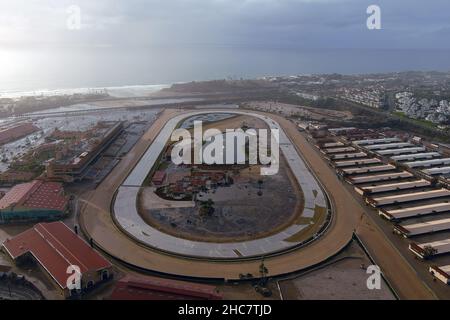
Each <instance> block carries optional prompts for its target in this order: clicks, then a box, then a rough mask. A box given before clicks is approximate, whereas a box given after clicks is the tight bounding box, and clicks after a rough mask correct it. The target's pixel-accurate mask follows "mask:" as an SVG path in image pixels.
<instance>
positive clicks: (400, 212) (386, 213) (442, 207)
mask: <svg viewBox="0 0 450 320" xmlns="http://www.w3.org/2000/svg"><path fill="white" fill-rule="evenodd" d="M445 211H450V203H448V202H440V203H433V204H427V205H421V206H416V207H407V208H402V209H395V210H385V209H380V210H379V211H378V213H379V214H380V216H383V217H385V218H386V219H388V220H398V219H405V218H412V217H419V216H425V215H430V214H436V213H440V212H445Z"/></svg>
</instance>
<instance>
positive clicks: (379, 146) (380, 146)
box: [364, 142, 412, 151]
mask: <svg viewBox="0 0 450 320" xmlns="http://www.w3.org/2000/svg"><path fill="white" fill-rule="evenodd" d="M410 146H412V144H411V143H409V142H397V143H386V144H374V145H371V146H366V147H364V148H366V149H367V150H371V151H375V150H386V149H397V148H405V147H410Z"/></svg>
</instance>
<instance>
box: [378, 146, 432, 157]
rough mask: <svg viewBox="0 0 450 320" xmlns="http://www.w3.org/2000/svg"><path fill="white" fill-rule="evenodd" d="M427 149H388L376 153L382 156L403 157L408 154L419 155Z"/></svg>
mask: <svg viewBox="0 0 450 320" xmlns="http://www.w3.org/2000/svg"><path fill="white" fill-rule="evenodd" d="M425 150H426V149H425V148H424V147H412V148H399V149H386V150H379V151H376V152H377V153H378V154H380V155H382V156H391V155H402V154H407V153H418V152H423V151H425Z"/></svg>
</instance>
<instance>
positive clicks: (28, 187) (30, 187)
mask: <svg viewBox="0 0 450 320" xmlns="http://www.w3.org/2000/svg"><path fill="white" fill-rule="evenodd" d="M63 193H64V189H63V186H62V184H60V183H57V182H43V181H39V180H35V181H32V182H28V183H22V184H18V185H16V186H15V187H13V188H12V189H11V190H10V191H9V192H8V193H7V194H6V195H5V196H4V197H3V198H2V199H0V210H3V209H6V208H9V207H12V206H20V207H24V208H33V209H51V210H59V211H63V210H64V209H65V207H66V205H67V197H65V196H64V194H63Z"/></svg>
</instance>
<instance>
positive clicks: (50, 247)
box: [2, 221, 112, 298]
mask: <svg viewBox="0 0 450 320" xmlns="http://www.w3.org/2000/svg"><path fill="white" fill-rule="evenodd" d="M2 249H3V251H5V252H6V253H7V254H8V256H9V257H10V258H11V259H12V260H14V262H15V263H16V264H18V265H25V266H28V265H30V264H32V265H38V266H39V268H40V269H41V270H42V271H43V272H45V273H46V274H47V275H48V276H49V278H50V279H51V280H52V281H53V283H54V284H55V287H57V288H58V289H59V292H60V294H61V295H62V296H63V297H64V298H68V297H71V296H78V295H79V294H82V293H85V292H87V291H89V290H91V289H92V288H94V287H95V286H97V285H98V284H100V283H102V282H105V281H107V280H109V279H110V278H111V277H112V265H111V263H110V262H108V261H107V260H106V259H104V258H103V257H102V256H101V255H99V254H98V253H97V252H96V251H95V250H94V249H92V248H91V247H90V246H89V245H88V244H87V243H86V242H85V241H84V240H82V239H81V238H80V237H79V236H78V235H77V234H75V233H74V232H73V231H72V230H71V229H70V228H69V227H68V226H66V225H65V224H64V223H62V222H61V221H57V222H50V223H39V224H37V225H35V226H34V227H33V228H31V229H28V230H27V231H25V232H22V233H21V234H19V235H17V236H15V237H13V238H12V239H7V240H6V241H5V242H3V245H2ZM75 266H76V267H78V268H79V270H80V273H81V275H80V276H81V288H80V290H75V289H73V290H71V288H70V287H68V282H69V284H70V279H69V277H70V276H71V275H73V271H72V272H68V270H71V269H70V267H72V268H73V267H75Z"/></svg>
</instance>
